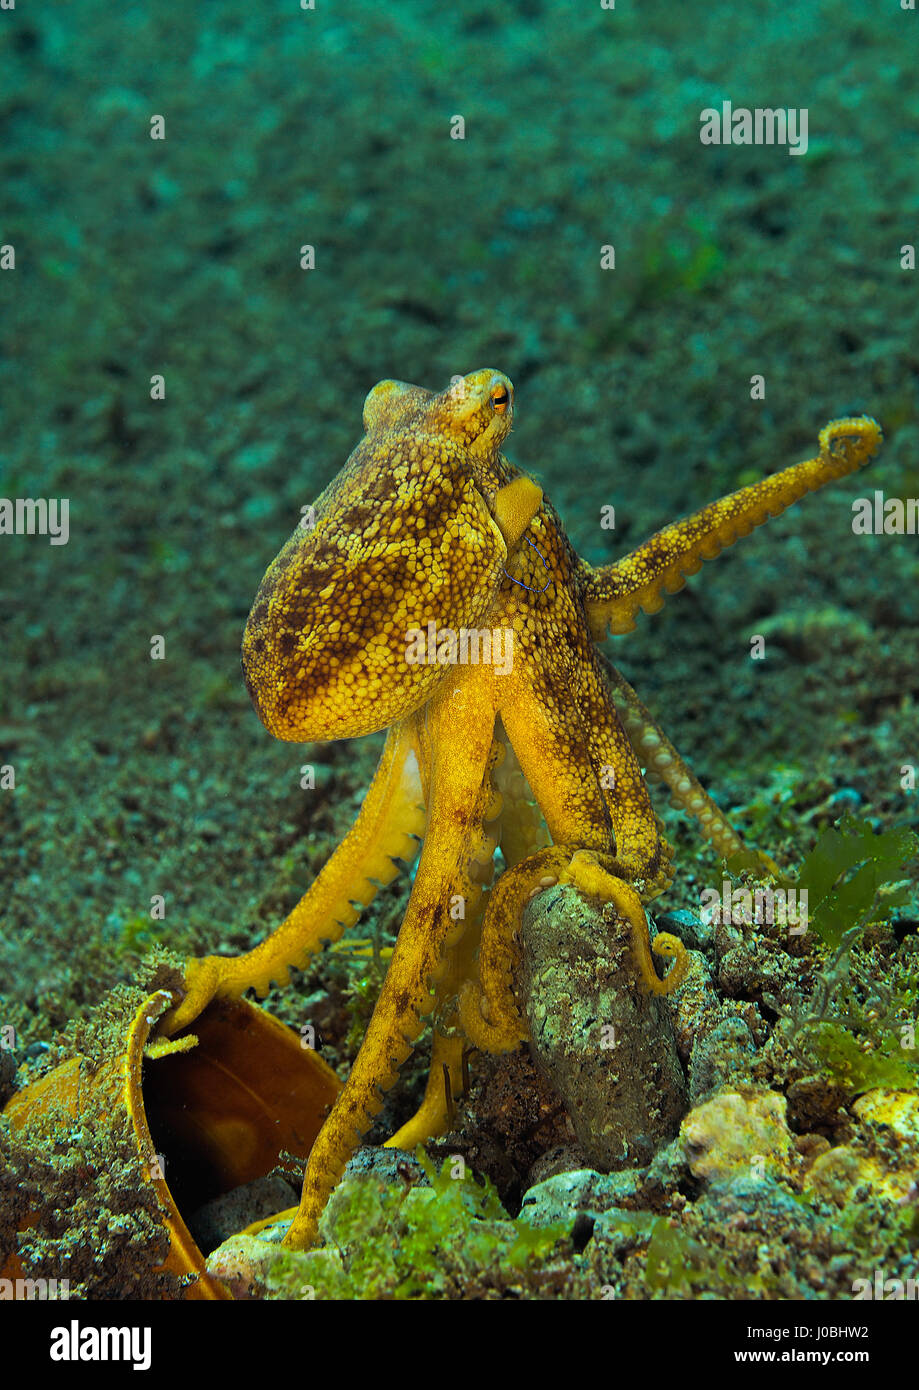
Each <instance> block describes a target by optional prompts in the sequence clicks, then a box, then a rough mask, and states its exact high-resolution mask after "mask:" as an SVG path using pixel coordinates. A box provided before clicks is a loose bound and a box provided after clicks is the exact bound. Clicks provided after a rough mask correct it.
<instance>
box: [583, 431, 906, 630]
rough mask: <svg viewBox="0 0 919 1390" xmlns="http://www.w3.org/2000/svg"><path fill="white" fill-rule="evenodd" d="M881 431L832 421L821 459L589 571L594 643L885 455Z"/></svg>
mask: <svg viewBox="0 0 919 1390" xmlns="http://www.w3.org/2000/svg"><path fill="white" fill-rule="evenodd" d="M881 438H882V436H881V430H880V426H879V425H878V424H877V423H876V422H875V421H874V420H872V419H870V418H869V417H868V416H866V415H861V416H857V417H855V418H852V419H845V420H833V421H832V422H831V423H830V424H828V425H825V426H824V428H823V429H822V430H821V431H820V452H819V454H818V455H817V457H816V458H812V459H806V460H805V461H804V462H803V463H795V464H792V466H791V467H790V468H785V469H783V470H782V472H780V473H775V474H773V476H772V477H770V478H764V479H763V480H762V481H761V482H758V483H753V484H751V485H750V486H749V487H744V488H741V489H740V490H739V491H738V492H732V493H730V494H729V495H728V496H727V497H722V498H721V499H720V501H718V502H712V503H710V504H709V506H707V507H703V508H702V509H701V511H698V512H695V513H694V514H693V515H692V516H690V517H686V518H685V519H684V520H683V521H677V522H674V523H673V525H671V526H665V527H664V529H663V530H662V531H658V532H657V534H656V535H654V536H652V537H651V539H650V540H648V541H645V543H644V545H641V546H639V547H638V549H637V550H633V551H632V552H631V553H630V554H629V555H626V556H624V558H623V559H621V560H618V561H616V563H614V564H612V565H604V566H603V567H602V568H600V569H590V568H589V567H587V566H585V574H586V578H585V586H584V601H585V604H586V608H587V615H588V619H589V621H590V627H591V632H592V634H593V637H594V640H595V641H597V642H599V641H601V640H602V638H603V637H604V636H605V635H606V633H607V632H610V633H622V632H631V631H632V629H633V628H634V626H635V615H636V613H637V612H638V610H639V608H641V609H644V611H645V612H646V613H656V612H657V611H658V609H660V608H661V607H663V603H664V596H665V595H666V594H675V593H676V592H677V591H678V590H679V589H682V587H683V585H684V584H685V582H686V577H687V576H688V575H691V574H695V573H696V571H697V570H698V569H700V568H701V565H702V561H703V560H712V559H714V558H715V556H716V555H719V554H720V553H721V551H722V550H724V549H725V548H726V547H727V546H729V545H733V543H734V542H735V541H736V540H738V539H739V538H740V537H741V536H747V535H749V534H750V532H751V531H752V530H753V529H754V527H756V526H759V525H761V523H762V522H764V521H767V520H768V519H769V517H772V516H778V515H779V514H780V513H781V512H783V511H784V510H785V508H786V507H790V506H791V504H792V503H793V502H797V501H798V499H799V498H801V497H803V496H804V495H805V493H808V492H813V491H814V490H815V489H816V488H819V487H823V486H824V485H825V484H826V483H829V482H832V481H833V480H834V479H836V478H842V477H844V476H845V475H846V474H847V473H854V472H855V470H856V469H857V468H861V467H862V465H863V464H865V463H867V462H868V460H869V459H870V458H872V457H873V456H874V455H875V454H876V453H877V451H878V449H879V448H880V445H881Z"/></svg>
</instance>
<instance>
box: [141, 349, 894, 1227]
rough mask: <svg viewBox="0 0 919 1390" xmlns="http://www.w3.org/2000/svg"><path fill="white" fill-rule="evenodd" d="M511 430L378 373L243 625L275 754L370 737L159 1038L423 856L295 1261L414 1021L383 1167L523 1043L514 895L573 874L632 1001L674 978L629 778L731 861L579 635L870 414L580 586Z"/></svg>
mask: <svg viewBox="0 0 919 1390" xmlns="http://www.w3.org/2000/svg"><path fill="white" fill-rule="evenodd" d="M513 419H514V388H513V385H512V384H511V382H510V380H509V379H508V377H506V376H505V375H503V374H502V373H501V372H498V371H493V370H491V369H488V368H486V369H482V370H479V371H475V372H471V373H470V374H469V375H468V376H464V377H455V378H454V379H453V381H452V382H451V384H450V386H449V387H448V388H447V389H446V390H444V391H441V392H439V393H435V392H432V391H429V390H425V389H422V388H421V387H419V386H412V385H408V384H407V383H405V382H400V381H382V382H380V383H379V384H378V385H377V386H375V387H374V388H373V390H372V391H371V392H370V394H369V395H368V396H367V399H366V401H365V404H364V412H363V428H364V435H363V438H362V439H361V441H360V443H359V444H358V445H357V447H356V448H355V450H354V452H353V453H352V454H351V456H350V458H349V459H348V462H347V463H346V465H345V467H344V468H343V469H342V471H341V472H340V473H339V474H338V476H337V477H336V478H335V479H334V480H333V481H332V483H331V484H330V485H329V486H328V488H327V489H326V490H325V491H324V492H323V494H322V496H321V497H320V498H319V500H318V502H317V503H316V505H315V508H313V509H307V515H306V516H305V518H304V519H303V520H302V522H301V524H299V525H298V527H297V529H296V531H295V532H294V534H293V535H292V536H291V537H290V539H289V540H288V541H287V544H286V545H285V546H284V548H283V549H282V550H281V552H280V554H279V555H278V556H277V558H276V559H275V560H274V562H273V563H272V564H271V566H270V567H269V569H268V571H267V573H266V574H265V577H264V579H263V581H262V584H261V586H260V588H259V590H258V593H257V595H256V598H255V602H254V605H253V607H252V610H251V613H250V615H249V618H248V622H247V625H246V629H245V634H244V639H243V668H244V672H245V678H246V683H247V686H248V690H249V693H250V695H251V698H252V701H253V703H254V705H255V709H256V711H257V713H258V715H259V717H260V719H261V721H262V723H263V724H264V725H265V727H266V728H267V729H268V731H269V732H270V733H272V734H273V735H274V736H275V737H276V738H279V739H285V740H290V741H294V742H308V741H322V740H332V739H350V738H358V737H361V736H362V735H365V734H371V733H374V732H377V731H380V730H384V729H385V730H387V731H388V733H387V737H386V742H385V746H384V748H383V752H382V756H381V758H380V762H379V766H378V768H377V771H376V773H375V775H374V778H373V780H372V783H371V785H370V787H369V790H368V791H367V794H366V796H365V799H364V801H363V804H362V806H361V808H360V811H359V813H358V815H357V818H356V820H355V822H354V824H353V826H352V828H351V829H350V831H349V832H348V833H347V835H346V836H345V837H344V839H343V840H342V841H341V843H340V845H339V846H338V847H337V848H336V850H335V851H334V853H333V854H332V856H331V857H330V859H329V860H328V862H327V863H326V864H325V865H324V867H323V868H322V870H321V871H320V873H319V874H318V876H317V878H316V880H315V882H314V883H313V884H312V886H311V887H310V888H309V890H308V891H307V892H306V893H305V894H304V896H303V898H302V899H301V900H300V902H299V903H298V904H297V905H296V906H295V907H294V909H293V910H292V911H291V913H290V914H289V915H288V917H287V918H286V919H285V920H284V921H283V922H282V923H281V924H280V926H279V927H278V928H277V929H276V930H275V931H274V932H273V933H272V934H271V935H270V936H269V937H268V938H267V939H266V940H264V941H263V942H261V943H260V944H259V945H257V946H255V947H254V949H252V950H250V951H249V952H247V953H246V954H244V955H241V956H239V957H222V956H205V957H203V958H200V959H193V960H190V961H189V962H188V963H187V965H186V971H185V981H184V984H185V992H184V994H183V995H182V996H181V997H180V998H178V1002H177V1003H176V1005H175V1007H174V1008H173V1010H172V1013H171V1015H170V1017H169V1019H168V1021H167V1025H166V1027H165V1029H164V1031H166V1032H167V1033H176V1032H178V1031H179V1030H181V1029H184V1028H187V1027H188V1026H189V1025H190V1024H191V1023H192V1022H193V1021H194V1019H195V1018H196V1017H197V1016H198V1014H199V1013H200V1012H201V1011H202V1010H203V1009H204V1008H205V1007H206V1006H207V1005H208V1003H209V1002H210V1001H212V1000H214V999H218V998H225V997H234V996H239V995H241V994H242V993H243V992H244V991H246V990H248V989H250V988H251V989H254V990H255V991H256V992H257V993H258V994H259V996H262V997H263V996H264V995H265V994H266V993H267V991H268V990H269V988H270V987H271V986H272V985H284V984H286V983H288V982H289V972H290V969H291V968H292V967H295V968H298V969H302V968H303V967H304V966H305V965H306V964H307V962H308V960H309V958H310V957H311V955H312V954H313V953H314V952H317V951H319V950H320V949H321V948H322V947H323V946H324V945H325V944H327V943H329V942H334V941H336V940H337V939H338V938H340V937H341V936H342V934H343V933H344V932H345V931H346V930H347V929H348V928H350V927H351V926H352V925H353V924H354V922H355V921H356V920H357V916H358V914H359V912H360V910H361V909H362V908H363V907H365V906H367V905H368V904H369V903H370V902H371V900H372V899H373V897H374V895H375V894H376V893H377V891H378V890H379V888H380V886H381V885H384V884H388V883H390V882H391V881H392V880H393V879H394V877H395V876H396V874H397V873H398V872H399V868H400V865H401V864H402V863H404V862H405V861H409V862H410V861H411V860H412V859H413V858H414V857H415V855H416V854H417V851H418V845H419V841H420V842H421V853H420V860H419V862H418V867H417V873H416V877H415V880H414V884H413V886H412V889H411V895H410V898H409V902H408V906H407V909H406V912H405V916H404V920H403V922H402V925H401V928H400V930H399V933H398V937H397V940H396V944H395V947H394V949H393V952H392V956H391V959H390V962H389V965H388V969H387V973H386V976H385V980H384V982H383V985H382V988H381V990H380V994H379V998H378V1001H377V1003H376V1007H375V1009H374V1012H373V1016H372V1018H371V1020H370V1022H369V1024H368V1026H367V1029H366V1033H365V1036H364V1039H363V1042H362V1044H361V1047H360V1049H359V1052H358V1054H357V1057H356V1059H355V1061H354V1064H353V1066H352V1068H351V1070H350V1074H349V1075H348V1078H347V1080H346V1082H345V1084H344V1087H343V1089H342V1091H341V1093H340V1095H339V1097H338V1099H337V1101H336V1102H335V1104H334V1106H333V1107H332V1109H331V1111H330V1113H329V1114H328V1116H327V1118H326V1120H325V1123H324V1125H323V1128H322V1130H321V1132H320V1134H319V1136H318V1138H317V1140H316V1142H315V1144H314V1146H313V1149H312V1151H311V1154H310V1157H309V1160H308V1163H307V1167H306V1171H305V1175H304V1181H303V1192H302V1197H301V1201H300V1205H299V1209H298V1210H297V1211H296V1214H295V1215H294V1218H293V1221H292V1224H291V1225H290V1228H289V1230H288V1233H287V1235H286V1237H285V1241H286V1244H287V1245H288V1246H289V1247H292V1248H295V1249H306V1248H309V1247H310V1246H311V1245H313V1244H315V1243H316V1240H317V1238H318V1237H317V1233H318V1222H319V1218H320V1216H321V1214H322V1211H323V1209H324V1207H325V1204H326V1202H327V1200H328V1198H329V1196H330V1194H331V1192H332V1190H333V1188H334V1187H335V1185H336V1184H337V1182H338V1180H339V1179H340V1177H341V1175H342V1173H343V1172H344V1169H345V1166H346V1164H347V1163H348V1161H349V1159H350V1158H351V1156H352V1155H353V1153H354V1152H355V1150H356V1149H357V1147H358V1146H359V1144H360V1143H361V1141H362V1139H363V1136H364V1135H365V1134H366V1132H367V1130H368V1129H369V1128H370V1125H371V1123H372V1121H373V1119H374V1117H375V1116H376V1115H377V1114H378V1113H379V1112H380V1110H381V1108H382V1106H383V1104H384V1096H385V1092H386V1091H387V1090H388V1089H389V1088H390V1087H392V1086H393V1085H394V1083H395V1082H396V1079H397V1076H398V1073H399V1068H400V1066H401V1065H402V1064H403V1063H404V1061H405V1060H406V1058H407V1057H408V1056H409V1054H410V1053H411V1052H412V1050H413V1048H414V1046H415V1044H416V1042H417V1040H418V1038H419V1035H420V1033H421V1031H422V1028H423V1027H424V1026H425V1022H426V1020H427V1019H428V1018H431V1022H432V1048H431V1067H430V1074H429V1078H428V1082H427V1088H426V1090H425V1093H424V1098H423V1101H422V1103H421V1106H420V1108H419V1109H418V1111H417V1113H416V1114H415V1115H414V1116H413V1117H412V1118H411V1119H410V1120H409V1121H408V1122H407V1123H406V1124H405V1125H403V1126H402V1128H401V1129H399V1130H398V1131H397V1132H396V1133H395V1134H393V1135H392V1137H391V1138H390V1139H389V1140H388V1143H389V1144H390V1145H392V1146H395V1147H398V1148H402V1149H412V1148H413V1147H414V1146H415V1145H416V1144H417V1143H419V1142H421V1141H422V1140H424V1139H427V1138H429V1137H431V1136H434V1135H438V1134H441V1133H443V1132H445V1130H446V1129H447V1128H449V1122H450V1118H451V1115H452V1113H453V1111H452V1100H453V1098H454V1097H456V1096H458V1095H460V1094H462V1090H463V1077H464V1071H465V1062H466V1058H467V1056H468V1051H469V1048H470V1046H471V1047H472V1048H474V1049H479V1050H484V1051H487V1052H492V1053H500V1052H505V1051H508V1050H511V1049H514V1048H517V1047H519V1046H520V1045H521V1044H522V1043H523V1042H525V1040H526V1037H527V1029H526V1024H525V1021H524V1019H525V1015H524V1011H523V1010H522V1009H521V1006H520V1000H519V999H518V997H517V994H516V990H515V971H516V966H517V961H518V958H519V928H520V922H521V915H522V913H523V910H524V908H525V907H526V904H527V902H528V900H529V899H530V898H531V897H533V896H534V895H535V894H536V893H539V892H542V891H544V890H545V889H546V888H548V887H549V886H551V885H555V884H557V883H571V884H573V885H574V886H575V887H576V888H577V889H579V890H580V891H581V892H582V893H583V894H585V895H587V896H588V897H589V898H591V899H593V900H596V901H598V902H602V903H608V904H612V907H613V909H614V911H615V913H616V914H618V916H619V917H620V918H621V919H622V920H623V921H624V923H625V924H626V927H627V930H628V932H629V937H630V940H631V942H632V947H633V955H634V961H635V967H636V978H638V979H639V980H640V981H641V986H640V987H641V988H643V989H646V990H648V991H652V992H654V993H657V994H666V993H669V992H671V991H672V990H673V989H675V988H676V987H677V986H678V984H679V983H680V981H681V980H682V978H683V974H684V971H685V967H686V962H687V954H686V951H685V949H684V947H683V945H682V943H681V942H680V941H679V940H678V939H677V938H676V937H674V936H673V935H671V934H669V933H658V934H657V935H656V936H654V938H653V940H652V939H651V937H650V933H649V929H648V924H647V919H646V915H645V904H646V903H648V902H649V901H650V900H652V899H653V898H655V897H657V896H658V895H659V894H661V893H662V892H664V890H665V889H666V888H667V887H668V886H669V885H670V883H671V882H672V878H673V869H672V850H671V848H670V846H669V845H668V843H667V841H666V839H665V838H664V834H663V828H662V823H661V821H660V820H659V818H658V817H657V815H656V814H655V812H654V810H653V807H652V804H651V800H650V797H649V792H648V787H647V781H648V779H650V778H656V779H658V780H660V781H662V782H663V783H664V784H665V785H666V786H667V787H668V788H669V791H670V794H671V800H672V803H673V804H675V805H676V806H678V807H680V808H682V809H683V810H684V811H685V812H687V813H688V814H689V815H690V816H692V817H694V818H695V819H696V820H697V821H698V823H699V826H700V827H701V830H702V832H703V833H704V835H705V836H706V837H707V838H708V839H709V840H710V841H711V842H712V843H713V844H714V846H715V848H716V849H717V850H718V851H719V852H720V853H721V854H723V855H724V856H725V857H728V856H730V855H731V854H733V853H734V852H735V851H738V850H740V849H742V848H743V845H742V841H741V840H740V838H739V836H738V835H737V834H736V832H735V831H734V830H733V829H732V828H731V826H730V824H729V823H728V821H727V820H726V818H725V816H724V815H723V813H722V812H721V810H720V809H719V807H718V806H717V804H716V803H715V801H714V800H712V798H711V797H710V796H709V795H708V794H707V793H706V792H705V791H704V790H703V788H702V786H701V785H700V783H699V782H698V780H697V779H696V778H695V777H694V775H693V774H692V772H691V771H690V770H689V768H688V767H687V766H686V764H685V762H684V761H683V760H682V759H681V758H680V756H679V755H678V753H677V751H676V749H675V748H674V747H673V745H672V744H671V743H670V741H669V740H668V738H667V737H666V735H665V734H664V733H663V732H662V730H661V729H660V728H659V727H658V725H657V724H656V723H655V721H654V719H653V718H652V717H651V715H650V714H649V712H648V711H647V709H646V708H645V707H644V705H643V704H642V703H641V701H640V700H639V698H638V696H637V695H636V693H635V691H634V690H633V689H632V688H631V686H630V685H629V684H628V683H627V682H626V681H625V680H624V678H623V677H622V676H621V675H620V674H619V673H618V672H617V671H616V670H615V669H613V667H612V666H611V665H610V664H609V663H608V662H607V661H606V660H605V658H604V657H603V655H602V653H601V651H600V650H599V646H598V644H599V643H601V642H602V641H603V639H604V638H605V637H606V635H607V634H620V633H626V632H628V631H630V630H631V629H632V628H634V626H635V621H636V616H637V615H638V613H639V611H640V610H641V611H643V612H645V613H654V612H656V611H657V610H658V609H659V608H660V607H661V606H662V604H663V602H664V599H665V596H666V595H668V594H672V593H675V592H676V591H677V590H679V589H680V588H682V586H683V584H684V583H685V580H686V577H687V576H688V575H691V574H694V573H695V572H696V571H697V570H698V569H699V568H700V566H701V564H702V562H703V560H707V559H712V558H713V557H715V556H716V555H718V554H719V552H720V551H722V550H723V549H724V548H725V547H727V546H730V545H731V544H732V543H733V542H734V541H736V540H737V539H738V538H739V537H741V536H745V535H748V534H749V533H750V532H751V531H752V530H753V529H754V527H756V526H758V525H760V524H761V523H762V522H763V521H765V520H766V519H767V518H769V517H770V516H775V515H777V514H778V513H780V512H782V511H783V510H784V509H785V508H786V507H788V506H789V505H790V504H792V503H793V502H795V501H797V500H798V499H799V498H800V497H802V496H803V495H804V494H805V493H807V492H810V491H813V490H814V489H816V488H819V487H822V486H823V485H824V484H826V483H829V482H831V481H832V480H834V479H837V478H840V477H842V476H844V475H845V474H848V473H851V472H853V471H854V470H855V469H857V468H859V467H861V466H862V465H863V464H864V463H865V462H867V460H868V459H870V458H871V457H872V456H873V455H874V453H875V452H876V451H877V449H878V447H879V445H880V442H881V432H880V429H879V427H878V426H877V424H876V423H875V422H874V421H873V420H871V419H869V418H868V417H859V418H851V419H843V420H837V421H834V422H832V423H831V424H828V425H827V426H826V427H825V428H824V429H823V430H822V432H821V433H820V436H819V451H818V453H817V455H816V457H814V458H811V459H808V460H807V461H805V462H802V463H797V464H794V465H792V466H790V467H786V468H785V469H784V470H783V471H780V472H778V473H775V474H774V475H772V476H770V477H767V478H765V479H763V480H762V481H759V482H756V483H754V484H752V485H751V486H748V487H744V488H741V489H740V490H739V491H737V492H733V493H731V494H729V495H728V496H726V497H723V498H721V499H720V500H719V501H716V502H713V503H711V504H710V505H708V506H706V507H703V508H702V509H701V510H700V511H698V512H696V513H695V514H693V515H691V516H690V517H688V518H686V519H685V520H682V521H677V522H675V523H673V524H671V525H668V526H666V527H664V529H663V530H661V531H659V532H657V534H656V535H654V536H652V537H651V539H650V540H647V541H646V542H645V543H644V544H643V545H640V546H639V547H638V548H637V549H636V550H634V551H632V552H631V553H630V554H628V555H626V556H625V557H624V558H622V559H619V560H617V561H615V562H614V563H611V564H607V565H603V566H599V567H592V566H591V565H589V564H587V563H585V561H583V560H582V559H580V558H579V557H578V555H577V554H576V553H575V552H574V550H573V548H572V546H571V544H570V543H569V541H568V539H567V537H566V535H565V531H564V528H563V525H562V522H561V520H560V518H559V516H558V513H557V512H556V511H555V509H554V508H553V507H552V505H551V503H550V502H549V501H548V500H547V499H546V498H545V497H544V496H543V493H542V490H541V488H540V487H539V486H538V484H537V483H536V482H535V481H534V480H533V479H532V478H530V477H528V476H527V475H526V474H524V473H522V472H521V471H520V470H519V469H518V468H516V467H515V466H514V465H513V464H512V463H510V462H509V461H508V459H507V458H505V457H504V455H503V454H502V452H501V446H502V444H503V443H504V441H505V439H506V438H507V435H508V433H509V431H510V429H511V426H512V424H513ZM499 849H500V860H501V866H502V871H501V872H500V874H499V875H498V876H497V877H495V863H496V858H497V853H496V852H497V851H498V850H499ZM655 957H657V958H658V959H659V960H660V962H661V966H660V967H658V966H657V965H656V963H655ZM665 967H666V973H663V972H664V970H665Z"/></svg>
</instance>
